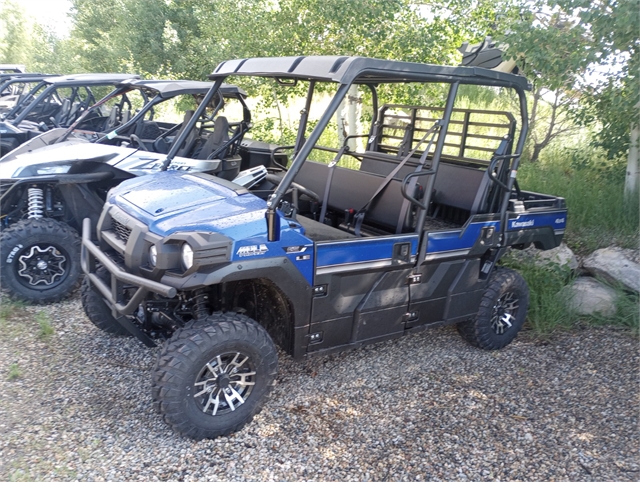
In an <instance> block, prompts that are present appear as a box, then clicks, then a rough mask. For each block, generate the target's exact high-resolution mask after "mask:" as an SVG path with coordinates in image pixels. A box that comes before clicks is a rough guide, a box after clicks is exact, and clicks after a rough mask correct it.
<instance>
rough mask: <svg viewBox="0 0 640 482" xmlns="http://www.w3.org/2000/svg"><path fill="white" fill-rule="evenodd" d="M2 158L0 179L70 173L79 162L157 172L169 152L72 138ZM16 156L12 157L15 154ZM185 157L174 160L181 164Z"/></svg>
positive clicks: (148, 172)
mask: <svg viewBox="0 0 640 482" xmlns="http://www.w3.org/2000/svg"><path fill="white" fill-rule="evenodd" d="M5 157H6V158H7V159H5V158H3V159H0V179H20V178H25V177H33V176H50V175H56V174H67V173H69V171H70V170H72V167H73V166H76V169H78V164H80V163H88V162H90V163H106V164H109V165H111V166H113V167H116V168H117V169H121V170H123V171H126V172H129V173H131V174H134V175H136V176H141V175H144V174H150V173H152V172H157V171H158V170H159V169H160V167H161V166H162V162H163V161H164V160H165V159H166V157H167V155H166V154H160V153H155V152H147V151H142V150H139V149H134V148H131V147H119V146H109V145H104V144H94V143H88V142H78V140H69V141H65V142H61V143H59V144H52V145H50V146H45V147H41V148H38V149H35V150H33V151H31V152H25V153H24V154H19V155H17V156H11V153H9V154H7V156H5ZM12 157H13V158H12ZM180 160H182V158H179V157H176V158H175V159H174V161H176V164H179V161H180Z"/></svg>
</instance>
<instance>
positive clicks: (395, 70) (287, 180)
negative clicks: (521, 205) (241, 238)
mask: <svg viewBox="0 0 640 482" xmlns="http://www.w3.org/2000/svg"><path fill="white" fill-rule="evenodd" d="M232 75H239V76H255V77H267V78H273V79H275V80H276V81H277V82H278V83H280V84H283V83H284V84H285V85H286V84H287V83H288V82H289V83H291V85H294V84H295V83H297V82H298V81H299V80H302V81H307V82H309V88H308V91H307V98H306V103H305V108H304V109H303V111H302V113H301V118H300V125H299V126H298V135H297V138H296V143H295V145H294V147H293V159H292V161H291V165H290V167H289V169H288V171H287V172H286V173H285V175H284V177H283V178H282V181H281V182H280V184H279V185H278V186H277V187H276V189H275V191H274V192H273V194H272V195H271V196H269V198H268V200H267V212H266V218H267V225H268V229H267V231H268V236H269V241H275V240H276V239H277V236H278V230H277V229H276V224H277V216H276V214H275V211H276V208H277V206H278V204H279V203H280V201H281V199H282V197H283V196H284V195H285V193H286V192H287V191H288V189H289V187H290V186H291V183H292V182H293V181H294V179H295V177H296V175H297V174H298V172H299V170H300V169H301V167H302V165H303V163H304V162H305V161H306V160H307V158H308V156H309V154H310V153H311V151H312V150H313V149H314V148H315V145H316V144H317V142H318V140H319V139H320V136H321V135H322V133H323V132H324V130H325V128H326V127H327V125H328V124H329V122H330V120H331V118H332V117H333V115H334V114H335V112H336V111H337V109H338V108H339V106H340V104H341V102H342V101H343V99H344V98H345V96H346V95H347V92H348V90H349V88H350V87H351V86H352V85H354V84H358V85H366V86H367V87H368V88H369V89H370V90H371V92H372V93H373V100H374V102H375V106H374V112H375V113H376V114H377V111H378V106H377V103H378V99H377V95H376V87H377V85H379V84H382V83H410V82H419V83H447V84H450V87H449V92H448V94H447V100H446V104H445V109H444V113H443V117H442V119H440V121H439V122H440V135H439V136H438V141H437V143H436V147H435V150H434V153H433V157H432V159H431V168H430V169H428V170H424V171H422V172H420V173H412V174H410V175H408V176H406V177H405V179H404V180H403V185H405V184H406V183H407V182H409V180H410V179H411V178H413V177H416V176H418V175H421V176H429V180H428V181H427V186H426V188H425V196H426V199H424V200H423V202H422V203H418V206H419V207H421V208H423V209H420V214H419V216H418V219H417V223H416V232H418V233H420V232H422V229H423V226H424V222H425V218H426V215H427V214H426V210H425V209H424V206H425V205H428V203H429V198H430V196H431V193H432V190H433V184H434V182H435V176H434V174H435V173H436V172H437V170H438V164H439V162H440V158H441V156H442V150H443V147H444V142H445V136H446V133H447V130H448V127H449V123H450V120H451V113H452V111H453V104H454V101H455V98H456V95H457V92H458V87H459V86H460V85H462V84H469V85H483V86H490V87H507V88H512V89H514V90H515V91H516V92H517V94H518V98H519V104H520V121H521V128H520V132H519V136H518V141H517V143H516V147H515V151H514V152H513V154H505V155H499V156H495V157H494V158H493V160H492V161H491V163H490V165H489V167H488V169H489V171H490V174H489V175H490V177H491V180H492V181H493V182H496V183H498V184H499V185H500V186H501V187H502V188H503V189H504V193H503V197H502V201H501V203H500V221H501V223H500V227H501V234H502V238H503V239H504V236H505V233H506V227H507V208H508V205H509V197H510V193H511V191H512V189H513V186H514V183H515V180H516V173H517V170H518V166H519V162H520V156H521V155H522V151H523V148H524V143H525V140H526V137H527V133H528V130H529V121H528V113H527V101H526V96H525V91H527V90H531V85H530V84H529V82H528V81H527V80H526V79H525V78H524V77H522V76H520V75H514V74H507V73H503V72H497V71H493V70H489V69H484V68H480V67H450V66H439V65H430V64H417V63H411V62H401V61H394V60H382V59H369V58H364V57H331V56H310V57H274V58H254V59H238V60H230V61H226V62H222V63H221V64H219V65H218V66H217V67H216V69H215V70H214V72H213V73H212V74H211V75H210V76H209V78H210V79H211V80H214V81H215V83H214V85H213V87H212V88H211V91H210V92H208V93H207V96H206V98H205V100H203V102H202V104H201V105H200V106H199V108H198V110H197V111H196V112H195V114H194V116H193V118H192V120H191V122H190V123H191V124H193V125H195V121H196V119H197V117H198V116H199V115H201V114H202V111H201V109H204V108H205V106H206V104H207V103H208V102H209V101H210V100H211V98H212V97H213V95H214V94H215V92H216V91H217V89H218V88H219V87H220V85H222V82H223V81H224V80H225V79H226V78H227V77H229V76H232ZM318 81H320V82H330V83H337V84H338V89H337V90H336V92H335V94H334V96H333V98H332V99H331V101H330V103H329V105H328V106H327V108H326V109H325V111H324V113H323V114H322V116H321V118H320V119H319V121H318V123H317V124H316V126H315V127H314V129H313V131H312V132H311V134H310V135H309V137H308V138H307V139H305V137H304V134H305V132H306V128H307V121H308V112H309V108H310V106H311V102H312V99H313V95H314V92H315V85H316V82H318ZM376 114H374V116H375V115H376ZM375 122H376V118H374V119H373V120H372V123H371V126H372V127H371V129H372V130H373V126H374V125H375ZM192 127H193V126H192V125H190V126H188V127H187V129H185V130H184V131H183V134H182V135H183V136H185V137H186V135H187V132H188V130H189V129H190V128H192ZM371 133H372V132H370V134H371ZM181 141H182V139H178V140H177V142H176V143H175V144H174V146H175V149H172V150H171V151H170V152H169V154H168V155H167V160H166V161H165V166H166V165H168V164H169V162H170V159H171V158H172V157H173V156H174V155H175V151H176V150H177V146H179V145H180V142H181ZM501 160H503V161H507V162H509V161H510V163H511V164H510V167H509V171H510V173H509V176H508V178H507V181H506V183H505V182H502V181H499V180H498V179H497V178H496V177H495V176H493V175H491V172H492V170H493V169H494V168H495V166H496V164H497V163H498V162H499V161H501ZM402 192H403V195H404V196H405V197H406V198H407V199H408V200H409V201H410V202H412V203H414V204H415V203H416V202H417V200H415V199H413V198H412V197H411V196H407V193H406V190H405V189H403V190H402ZM423 244H424V243H423Z"/></svg>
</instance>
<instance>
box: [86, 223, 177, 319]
mask: <svg viewBox="0 0 640 482" xmlns="http://www.w3.org/2000/svg"><path fill="white" fill-rule="evenodd" d="M97 263H100V264H101V265H102V266H103V267H104V268H105V269H106V270H107V272H108V273H109V275H110V280H111V281H110V286H109V285H107V283H105V281H104V280H102V279H100V277H99V276H98V274H97ZM80 264H81V266H82V270H83V271H84V273H85V274H86V276H87V277H88V278H89V281H90V282H91V284H92V285H93V286H95V287H96V289H97V290H98V291H99V292H100V294H101V295H102V296H103V297H104V298H105V299H106V301H107V303H108V304H109V306H110V307H111V310H112V311H113V314H114V318H118V317H120V316H127V315H131V314H133V313H134V312H135V311H136V310H137V309H138V307H139V306H140V304H141V303H142V301H143V300H144V299H145V297H146V296H147V294H148V293H149V292H152V293H157V294H159V295H161V296H164V297H165V298H173V297H175V296H176V294H177V290H176V288H174V287H172V286H167V285H165V284H162V283H158V282H157V281H153V280H150V279H147V278H143V277H142V276H136V275H134V274H131V273H127V272H126V271H124V270H123V269H122V268H121V267H120V266H118V264H117V263H116V262H114V261H113V260H112V259H111V258H110V257H109V256H108V255H107V254H106V253H104V252H103V251H102V250H100V248H99V247H98V246H96V244H95V243H94V242H93V241H92V240H91V220H90V219H89V218H85V219H84V221H83V222H82V253H81V257H80ZM125 285H126V288H127V289H128V288H135V289H136V291H135V293H134V294H133V296H131V297H130V298H129V299H128V300H125V297H124V294H125Z"/></svg>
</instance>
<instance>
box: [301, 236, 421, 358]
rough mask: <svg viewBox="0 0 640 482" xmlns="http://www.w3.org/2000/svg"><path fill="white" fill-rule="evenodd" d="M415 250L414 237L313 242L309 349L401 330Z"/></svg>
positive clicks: (353, 341)
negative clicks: (314, 263) (313, 263)
mask: <svg viewBox="0 0 640 482" xmlns="http://www.w3.org/2000/svg"><path fill="white" fill-rule="evenodd" d="M403 246H406V247H407V249H408V253H407V249H402V248H403ZM417 248H418V237H417V235H398V236H383V237H379V238H358V239H349V240H344V241H327V242H320V243H316V246H315V250H316V255H315V259H316V267H315V275H314V288H315V291H316V295H315V297H314V299H313V303H312V312H311V326H310V335H311V340H312V344H311V345H309V348H308V350H309V351H316V350H320V349H323V348H328V347H334V346H339V345H344V344H349V343H355V342H360V341H363V340H366V339H370V338H374V337H381V336H386V335H389V334H393V333H396V332H398V331H402V330H403V329H404V326H403V321H402V317H403V315H404V314H405V313H406V311H407V308H408V305H409V287H408V284H407V276H408V275H409V273H410V271H411V269H412V267H413V263H414V260H415V254H416V252H417ZM314 334H317V335H316V336H315V337H314V336H313V335H314Z"/></svg>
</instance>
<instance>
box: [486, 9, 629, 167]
mask: <svg viewBox="0 0 640 482" xmlns="http://www.w3.org/2000/svg"><path fill="white" fill-rule="evenodd" d="M505 3H507V4H509V5H514V4H515V5H517V6H518V8H517V10H519V11H518V15H517V16H515V17H512V18H509V17H505V18H504V19H503V20H502V21H501V22H500V24H499V25H498V27H497V29H496V34H497V35H496V36H497V37H498V39H499V40H501V41H502V43H503V45H508V50H507V53H506V57H510V58H517V59H519V63H520V67H521V68H522V69H523V70H524V72H525V73H526V74H527V75H528V77H529V78H530V79H531V80H534V82H535V84H536V87H540V86H542V87H545V88H546V89H549V90H551V91H555V92H556V93H562V94H564V95H565V96H566V97H567V98H569V99H571V98H573V97H575V98H578V99H579V102H571V103H570V104H568V105H566V106H565V107H563V108H566V109H569V110H570V111H571V112H572V113H573V115H574V118H575V119H577V120H578V122H580V123H581V125H583V126H593V125H594V124H595V126H596V134H595V136H594V142H593V144H594V145H597V146H600V147H604V148H605V149H606V151H607V152H608V154H609V156H610V157H615V156H617V155H620V154H623V153H625V152H626V151H627V149H628V147H629V134H630V130H631V125H632V124H633V123H634V122H638V107H637V105H638V102H640V78H639V77H640V76H639V75H638V69H639V68H640V36H639V35H638V23H639V21H640V0H601V1H597V2H593V1H591V0H561V1H553V2H552V1H550V0H533V1H529V0H521V1H520V0H519V1H517V2H512V1H510V0H506V2H505ZM593 71H597V72H598V75H596V76H592V77H591V78H588V75H589V74H590V73H592V72H593Z"/></svg>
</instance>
